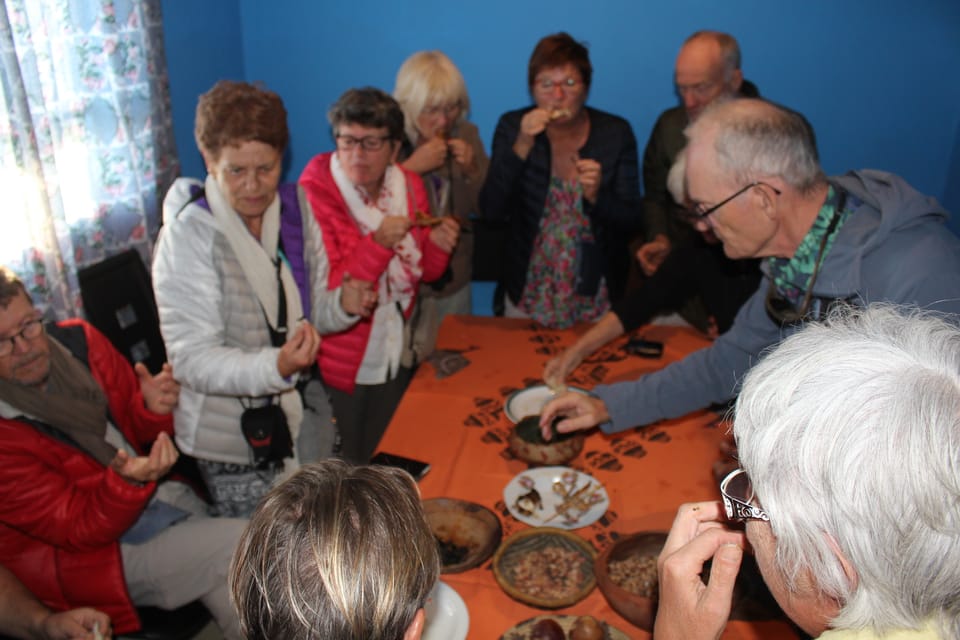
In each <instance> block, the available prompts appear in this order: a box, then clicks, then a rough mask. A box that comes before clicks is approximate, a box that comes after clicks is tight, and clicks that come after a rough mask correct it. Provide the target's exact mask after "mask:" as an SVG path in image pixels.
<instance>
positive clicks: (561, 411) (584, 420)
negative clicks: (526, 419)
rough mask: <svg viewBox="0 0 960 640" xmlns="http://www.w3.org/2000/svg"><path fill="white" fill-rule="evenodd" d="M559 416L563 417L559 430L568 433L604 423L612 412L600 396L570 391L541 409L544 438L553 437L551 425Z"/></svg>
mask: <svg viewBox="0 0 960 640" xmlns="http://www.w3.org/2000/svg"><path fill="white" fill-rule="evenodd" d="M557 417H562V418H563V419H562V420H561V421H560V422H559V423H558V424H557V431H558V432H560V433H568V432H570V431H583V430H584V429H589V428H590V427H595V426H597V425H598V424H602V423H604V422H606V421H607V420H609V419H610V414H608V413H607V405H605V404H603V400H601V399H600V398H594V397H593V396H588V395H585V394H583V393H577V392H575V391H568V392H567V393H564V394H562V395H560V396H558V397H556V398H554V399H553V400H551V401H550V402H548V403H547V404H546V405H544V407H543V409H541V411H540V432H541V433H542V434H543V439H544V440H549V439H550V438H551V437H553V434H552V433H551V427H550V425H551V424H552V423H553V421H554V419H555V418H557Z"/></svg>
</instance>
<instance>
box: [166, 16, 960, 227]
mask: <svg viewBox="0 0 960 640" xmlns="http://www.w3.org/2000/svg"><path fill="white" fill-rule="evenodd" d="M865 6H869V8H870V12H869V13H868V12H865V11H864V7H865ZM163 11H164V25H165V30H166V34H167V36H166V37H167V52H168V56H169V71H170V79H171V91H172V93H173V100H174V118H175V125H176V127H177V141H178V144H179V148H180V154H181V161H182V163H183V168H184V173H186V174H193V175H199V174H200V173H201V172H202V164H201V162H200V159H199V155H198V154H197V153H196V151H195V150H193V149H192V144H193V142H192V118H193V107H194V104H195V101H196V95H197V94H198V93H200V92H202V91H203V90H205V89H206V88H208V87H209V86H210V85H211V84H212V83H213V82H214V81H215V80H217V79H218V78H221V77H237V76H238V74H239V75H242V77H244V78H245V79H247V80H251V81H253V80H262V81H263V82H265V83H266V85H267V86H269V87H270V88H271V89H273V90H275V91H277V92H278V93H279V94H280V95H281V96H283V98H284V102H285V103H286V106H287V109H288V111H289V122H290V127H291V131H292V135H293V141H292V146H291V149H290V154H289V156H288V173H287V179H296V177H297V176H298V175H299V173H300V171H301V169H302V168H303V166H304V164H306V162H307V161H308V160H309V159H310V157H312V156H313V155H314V154H316V153H318V152H320V151H325V150H328V149H330V148H331V147H332V142H331V139H330V134H329V130H328V127H327V124H326V118H325V112H326V109H327V107H328V106H329V105H330V104H331V103H332V102H333V101H334V100H336V98H337V96H339V95H340V93H342V92H343V91H344V90H345V89H347V88H348V87H351V86H359V85H365V84H371V85H375V86H379V87H381V88H383V89H386V90H388V91H391V90H392V88H393V79H394V75H395V73H396V69H397V67H398V66H399V65H400V63H401V62H402V61H403V59H404V58H406V56H408V55H409V54H410V53H412V52H414V51H417V50H420V49H434V48H436V49H442V50H443V51H445V52H446V53H447V54H448V55H449V56H450V57H451V58H452V59H453V60H454V62H455V63H456V64H457V65H458V66H459V67H460V69H461V71H462V72H463V74H464V77H465V78H466V80H467V85H468V87H469V90H470V95H471V100H472V101H473V113H472V119H473V121H474V122H476V123H477V125H478V126H479V127H480V133H481V136H482V137H483V139H484V140H485V142H486V143H487V144H488V145H489V141H490V138H491V136H492V134H493V128H494V126H495V124H496V119H497V117H498V116H499V115H500V114H501V113H502V112H504V111H506V110H508V109H511V108H515V107H517V106H520V105H522V104H525V103H526V102H527V101H528V100H529V98H528V96H527V93H526V86H525V79H526V62H527V59H528V57H529V55H530V51H531V50H532V48H533V45H534V44H535V43H536V41H537V39H538V38H540V37H541V36H543V35H545V34H547V33H551V32H553V31H557V30H567V31H569V32H571V33H572V34H573V35H574V36H575V37H576V38H578V39H581V40H585V41H586V42H587V43H588V44H589V45H590V51H591V59H592V61H593V64H594V82H593V88H592V92H591V96H590V104H592V105H593V106H596V107H598V108H601V109H606V110H608V111H612V112H614V113H617V114H620V115H622V116H624V117H626V118H627V119H628V120H630V122H631V123H632V125H633V127H634V131H635V133H636V135H637V137H638V139H639V140H640V143H641V145H642V144H643V143H644V142H645V141H646V138H647V136H648V134H649V131H650V128H651V126H652V124H653V121H654V120H655V118H656V116H657V114H658V113H659V112H660V111H662V110H663V109H664V108H665V107H667V106H670V105H672V104H674V103H675V101H676V96H675V95H674V93H673V87H672V69H673V61H674V58H675V56H676V52H677V50H678V48H679V46H680V44H681V42H682V41H683V39H684V38H685V37H686V36H687V35H689V33H691V32H692V31H694V30H696V29H701V28H713V29H720V30H724V31H729V32H730V33H733V34H734V35H736V36H737V38H738V39H739V41H740V44H741V48H742V49H743V54H744V65H743V66H744V72H745V75H746V77H747V78H749V79H751V80H753V81H754V82H755V83H756V84H757V85H758V86H759V87H760V90H761V92H762V93H763V94H764V95H765V96H766V97H768V98H770V99H773V100H776V101H778V102H781V103H783V104H786V105H788V106H790V107H793V108H795V109H798V110H800V111H802V112H803V113H804V114H805V115H806V116H807V117H808V118H809V119H810V121H811V122H812V123H813V125H814V127H815V129H816V131H817V135H818V140H819V144H820V151H821V156H822V161H823V165H824V168H825V169H826V171H827V172H828V173H838V172H841V171H844V170H846V169H850V168H861V167H873V168H882V169H886V170H889V171H893V172H895V173H899V174H900V175H902V176H904V177H905V178H907V179H908V180H909V181H910V182H912V183H913V184H914V185H915V186H916V187H917V188H918V189H920V190H921V191H924V192H927V193H930V194H932V195H934V196H936V197H938V198H940V199H942V200H944V202H945V204H947V206H948V207H949V208H951V209H952V210H953V211H956V212H957V216H955V218H954V220H952V222H951V224H952V226H953V228H954V229H955V230H960V82H958V81H956V73H957V71H956V70H957V69H960V2H957V1H956V0H918V1H917V2H912V3H907V2H904V1H902V0H875V1H873V2H871V3H869V5H865V4H864V3H861V2H854V1H853V0H846V1H843V0H808V1H807V2H804V3H786V2H779V3H778V2H770V1H766V2H761V1H759V0H730V1H728V2H724V3H717V2H714V1H713V0H675V1H673V2H670V3H661V2H649V1H647V2H637V1H634V0H598V1H597V2H594V3H590V4H584V3H583V2H582V1H580V0H550V1H548V2H541V1H539V0H537V1H533V0H525V1H520V2H518V1H516V0H513V1H511V2H507V1H505V0H487V1H486V2H483V3H469V4H465V3H457V2H449V1H446V2H438V1H435V0H408V1H407V2H389V3H388V2H384V1H383V0H354V1H352V2H340V3H330V2H314V1H312V0H285V1H282V2H263V1H262V0H234V1H229V0H217V1H216V2H207V1H206V0H205V1H204V2H190V3H188V2H184V1H183V0H165V1H164V3H163ZM198 25H203V26H202V28H200V27H199V26H198Z"/></svg>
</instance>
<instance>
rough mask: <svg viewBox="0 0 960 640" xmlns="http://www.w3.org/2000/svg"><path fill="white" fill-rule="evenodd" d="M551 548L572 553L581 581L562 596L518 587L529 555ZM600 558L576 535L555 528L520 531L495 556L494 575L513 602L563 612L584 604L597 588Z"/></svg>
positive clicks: (506, 541)
mask: <svg viewBox="0 0 960 640" xmlns="http://www.w3.org/2000/svg"><path fill="white" fill-rule="evenodd" d="M550 548H558V549H560V550H563V551H564V552H568V553H570V552H572V553H570V555H571V558H572V563H573V564H572V566H574V567H576V568H578V569H579V570H580V573H581V580H580V581H578V582H577V584H575V585H572V586H571V588H570V589H568V590H566V592H565V593H563V594H561V595H551V594H543V593H532V592H530V591H529V590H527V589H525V588H524V585H522V584H518V582H517V580H516V572H517V569H518V568H519V566H520V565H521V563H523V562H524V560H525V558H527V557H528V555H529V554H531V553H536V552H543V551H545V550H547V549H550ZM596 555H597V552H596V551H594V549H593V547H592V546H591V545H590V543H589V542H587V541H586V540H584V539H583V538H581V537H580V536H578V535H577V534H575V533H570V532H569V531H564V530H563V529H554V528H553V527H533V528H531V529H524V530H522V531H518V532H517V533H515V534H513V535H512V536H510V537H509V538H507V539H506V540H504V541H503V544H501V545H500V548H499V549H497V552H496V553H495V554H494V555H493V575H494V577H495V578H496V579H497V583H498V584H499V585H500V588H501V589H503V591H504V592H505V593H506V594H507V595H508V596H510V597H511V598H513V599H515V600H519V601H520V602H523V603H524V604H529V605H532V606H534V607H539V608H541V609H559V608H561V607H568V606H570V605H572V604H574V603H576V602H579V601H580V600H583V599H584V598H586V597H587V596H588V595H589V594H590V592H591V591H593V589H594V587H596V586H597V580H596V577H595V576H594V572H593V567H594V559H595V558H596ZM565 575H566V574H565Z"/></svg>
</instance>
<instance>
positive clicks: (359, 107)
mask: <svg viewBox="0 0 960 640" xmlns="http://www.w3.org/2000/svg"><path fill="white" fill-rule="evenodd" d="M327 120H329V121H330V127H331V128H332V129H333V135H334V137H336V136H337V134H338V132H339V131H340V127H342V126H343V125H345V124H356V125H360V126H362V127H369V128H371V129H380V128H385V129H386V130H387V135H388V136H389V137H390V139H391V140H402V139H403V111H402V110H401V109H400V103H398V102H397V101H396V100H394V98H393V96H391V95H390V94H389V93H385V92H384V91H381V90H380V89H377V88H375V87H362V88H360V89H347V91H346V92H344V94H343V95H342V96H340V97H339V98H338V99H337V101H336V102H335V103H334V104H333V106H332V107H330V111H328V112H327Z"/></svg>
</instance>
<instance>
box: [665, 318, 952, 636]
mask: <svg viewBox="0 0 960 640" xmlns="http://www.w3.org/2000/svg"><path fill="white" fill-rule="evenodd" d="M733 431H734V435H735V436H736V439H737V445H738V447H739V453H740V461H741V464H742V469H737V470H736V471H734V472H732V473H731V474H730V475H729V476H727V478H726V479H725V480H724V481H723V483H722V484H721V485H720V491H721V494H722V497H723V504H722V505H721V503H719V502H701V503H696V504H687V505H683V506H682V507H681V508H680V510H679V512H678V513H677V517H676V520H675V521H674V525H673V528H672V530H671V532H670V535H669V537H668V538H667V542H666V544H665V545H664V548H663V551H662V553H661V555H660V558H659V561H658V565H659V566H658V568H659V579H660V606H659V611H658V613H657V620H656V627H655V628H654V638H655V640H681V639H682V640H706V639H708V638H709V639H710V640H713V639H715V638H718V637H720V634H721V633H722V631H723V628H724V626H725V625H726V622H727V618H728V616H729V614H730V607H731V600H732V595H733V584H734V580H735V578H736V574H737V570H738V568H739V565H740V560H741V558H742V554H743V548H744V546H745V543H746V542H749V543H750V546H751V547H752V549H753V552H754V554H755V555H756V558H757V564H758V565H759V567H760V571H761V573H762V574H763V578H764V581H765V582H766V583H767V586H768V587H770V591H771V592H772V594H773V595H774V597H775V598H776V599H777V601H778V602H779V604H780V606H781V608H782V609H783V610H784V612H785V613H786V614H787V615H788V616H789V617H790V618H791V619H792V620H793V621H794V622H796V623H797V624H798V625H799V626H800V627H801V628H802V629H803V630H804V631H806V632H807V633H808V634H810V635H811V636H814V637H819V638H821V640H828V639H829V640H841V639H850V640H853V639H856V640H871V639H874V638H884V639H885V640H934V639H937V640H947V639H948V638H950V639H952V638H960V509H958V505H960V473H958V469H960V330H958V328H957V327H956V326H955V325H953V324H950V323H948V322H945V321H944V320H943V319H942V318H939V317H937V316H935V315H933V314H923V313H920V312H917V311H912V312H905V311H899V310H897V309H895V308H891V307H890V306H886V305H881V306H873V307H869V308H867V309H866V310H863V311H861V312H857V313H853V314H847V315H846V316H844V317H839V316H835V317H831V318H830V319H829V321H828V322H827V323H825V324H820V323H814V324H811V325H808V326H807V327H806V328H805V329H804V330H802V331H800V332H799V333H796V334H794V335H793V336H791V337H789V338H787V339H786V340H785V341H784V342H783V343H781V344H780V346H779V347H777V349H776V350H774V351H773V352H772V353H771V354H770V355H768V356H767V357H766V358H764V359H763V360H762V361H761V362H760V363H759V364H758V365H757V366H756V367H754V368H753V369H752V370H751V371H750V373H749V374H748V375H747V377H746V381H745V382H744V385H743V390H742V392H741V393H740V396H739V398H738V400H737V408H736V418H735V420H734V426H733ZM724 514H726V519H728V520H730V521H746V532H745V535H744V532H743V531H742V530H740V531H737V530H731V529H728V528H727V527H726V526H725V525H724V524H723V521H724ZM709 559H713V564H712V569H711V571H710V579H709V583H708V584H706V585H705V584H704V583H703V582H701V580H700V574H701V573H702V572H703V564H704V563H705V562H706V561H707V560H709Z"/></svg>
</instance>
